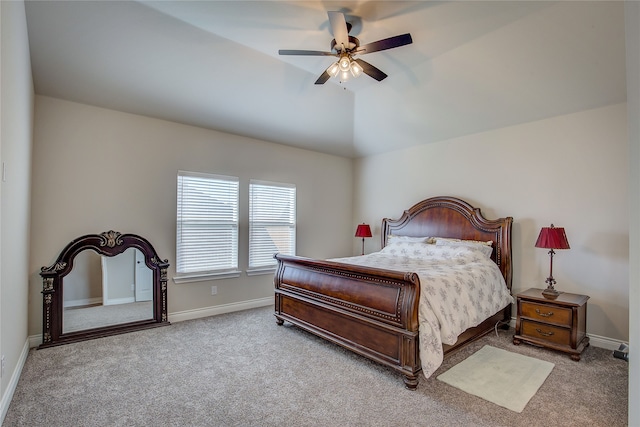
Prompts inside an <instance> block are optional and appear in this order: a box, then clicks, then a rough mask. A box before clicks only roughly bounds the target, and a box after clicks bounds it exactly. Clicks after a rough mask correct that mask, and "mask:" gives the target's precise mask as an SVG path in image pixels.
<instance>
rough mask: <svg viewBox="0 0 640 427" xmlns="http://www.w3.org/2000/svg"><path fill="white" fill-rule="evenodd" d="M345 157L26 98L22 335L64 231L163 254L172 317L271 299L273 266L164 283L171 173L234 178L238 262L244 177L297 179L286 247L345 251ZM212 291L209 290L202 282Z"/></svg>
mask: <svg viewBox="0 0 640 427" xmlns="http://www.w3.org/2000/svg"><path fill="white" fill-rule="evenodd" d="M352 167H353V166H352V161H351V160H350V159H346V158H342V157H337V156H330V155H325V154H319V153H315V152H311V151H306V150H302V149H295V148H290V147H286V146H283V145H278V144H272V143H268V142H264V141H258V140H254V139H250V138H246V137H239V136H234V135H229V134H225V133H221V132H216V131H212V130H206V129H202V128H197V127H192V126H186V125H180V124H176V123H172V122H168V121H163V120H158V119H151V118H147V117H142V116H136V115H133V114H128V113H121V112H117V111H113V110H106V109H102V108H96V107H91V106H87V105H83V104H78V103H73V102H68V101H62V100H59V99H55V98H49V97H42V96H37V97H36V113H35V128H34V148H33V198H32V206H33V209H32V223H31V227H32V228H31V230H32V240H31V257H30V265H29V271H30V273H31V283H30V287H29V289H30V300H31V301H30V305H29V309H30V322H29V332H30V334H31V335H34V334H39V333H41V330H42V326H41V318H42V296H41V295H40V290H41V280H40V277H39V275H38V272H39V271H40V267H42V266H44V265H50V264H51V263H52V262H53V261H54V260H55V258H56V257H57V256H58V254H59V251H61V250H62V248H63V247H64V246H65V245H66V244H67V243H68V242H70V241H71V240H72V239H74V238H76V237H78V236H81V235H83V234H88V233H100V232H103V231H107V230H110V229H113V230H116V231H119V232H122V233H135V234H139V235H141V236H143V237H145V238H147V239H148V240H149V241H150V242H151V244H152V245H153V246H154V247H155V249H156V251H157V252H158V254H159V255H160V256H161V257H162V258H168V259H169V262H170V263H171V267H170V269H169V271H168V275H169V288H168V293H169V295H168V309H169V315H170V316H169V318H170V320H171V318H172V317H171V316H172V314H176V313H184V312H189V311H192V310H201V309H204V308H207V307H214V306H220V305H224V304H233V303H237V302H241V301H247V300H256V299H270V298H272V297H273V275H261V276H252V277H247V276H246V275H242V276H241V277H240V278H237V279H227V280H218V281H207V282H195V283H184V284H179V285H177V284H174V283H173V282H172V280H171V278H172V277H173V276H174V275H175V259H176V257H175V247H176V179H177V178H176V176H177V172H178V170H188V171H197V172H209V173H216V174H222V175H231V176H237V177H239V178H240V215H241V216H240V245H239V246H240V248H239V251H240V254H239V264H240V265H239V266H240V269H243V270H246V268H247V252H248V247H247V246H248V186H249V179H252V178H255V179H262V180H268V181H276V182H287V183H293V184H295V185H296V187H297V219H298V228H297V252H298V254H299V255H303V256H310V257H329V256H344V255H350V254H351V247H352V242H353V232H354V230H355V225H354V224H352V222H351V218H352V216H353V215H352V213H353V211H352V202H351V200H352V195H353V184H352V183H353V176H352ZM212 285H216V286H217V287H218V294H217V295H216V296H212V295H211V286H212Z"/></svg>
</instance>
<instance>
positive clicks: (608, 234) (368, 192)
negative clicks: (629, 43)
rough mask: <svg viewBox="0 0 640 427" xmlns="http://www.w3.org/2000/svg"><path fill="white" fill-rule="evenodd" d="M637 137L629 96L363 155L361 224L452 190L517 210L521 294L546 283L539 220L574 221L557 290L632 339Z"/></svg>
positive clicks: (618, 336)
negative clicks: (632, 179)
mask: <svg viewBox="0 0 640 427" xmlns="http://www.w3.org/2000/svg"><path fill="white" fill-rule="evenodd" d="M628 150H629V143H628V139H627V118H626V104H621V105H614V106H610V107H606V108H600V109H596V110H590V111H585V112H582V113H577V114H571V115H566V116H559V117H555V118H552V119H548V120H542V121H538V122H533V123H527V124H523V125H519V126H513V127H508V128H502V129H498V130H495V131H490V132H484V133H481V134H476V135H470V136H466V137H462V138H456V139H452V140H448V141H442V142H438V143H433V144H425V145H422V146H418V147H414V148H409V149H405V150H399V151H395V152H392V153H388V154H382V155H377V156H372V157H368V158H364V159H359V160H358V161H356V167H355V172H354V173H355V194H356V195H357V199H356V204H355V206H354V222H355V221H368V222H370V223H371V224H375V225H376V229H375V230H374V232H375V233H376V234H375V235H374V239H373V241H374V242H375V247H374V243H373V242H372V244H371V246H370V247H369V248H370V250H374V249H376V248H379V247H380V243H379V240H380V239H379V236H380V220H381V218H384V217H392V218H396V217H398V216H400V214H401V213H402V211H403V210H404V209H407V208H409V207H410V206H412V205H413V204H414V203H417V202H418V201H420V200H422V199H425V198H428V197H431V196H439V195H450V196H455V197H460V198H462V199H465V200H467V201H468V202H469V203H471V204H472V205H474V206H477V207H480V208H481V209H482V211H483V213H484V214H485V216H487V217H488V218H495V217H503V216H512V217H514V226H513V259H514V276H513V290H514V293H517V292H519V291H523V290H525V289H528V288H530V287H544V286H546V285H545V283H544V280H545V278H546V277H547V276H548V274H549V256H548V255H547V251H545V250H543V249H537V248H535V247H534V244H535V240H536V238H537V236H538V233H539V231H540V228H541V227H543V226H548V225H549V224H551V223H554V224H555V225H556V226H562V227H565V229H566V232H567V236H568V239H569V244H570V245H571V249H570V250H566V251H557V255H556V256H555V258H554V270H553V273H554V278H555V279H556V280H557V282H558V283H557V288H558V289H560V290H562V291H566V292H574V293H582V294H587V295H589V296H590V297H591V299H590V300H589V303H588V325H587V328H588V331H587V332H588V333H589V334H591V335H598V336H602V337H607V338H611V339H614V340H622V341H627V340H628V339H629V302H628V298H629V284H628V274H629V214H628V209H629V201H628V179H629V178H628V176H629V166H628V164H629V162H628V153H629V151H628Z"/></svg>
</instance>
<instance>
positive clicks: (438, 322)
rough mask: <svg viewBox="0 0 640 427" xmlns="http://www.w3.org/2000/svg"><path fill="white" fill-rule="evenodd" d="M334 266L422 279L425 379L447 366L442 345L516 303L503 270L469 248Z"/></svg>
mask: <svg viewBox="0 0 640 427" xmlns="http://www.w3.org/2000/svg"><path fill="white" fill-rule="evenodd" d="M332 261H337V262H344V263H348V264H357V265H364V266H370V267H378V268H384V269H389V270H396V271H403V272H415V273H417V274H418V276H419V278H420V286H421V289H420V304H419V307H418V311H419V315H418V320H419V327H420V330H419V342H420V361H421V364H422V372H423V373H424V375H425V377H427V378H428V377H430V376H431V374H433V373H434V372H435V371H436V369H438V367H439V366H440V365H441V364H442V360H443V350H442V344H443V343H444V344H449V345H451V344H454V343H455V342H456V340H457V339H458V335H460V334H461V333H462V332H464V331H465V330H466V329H468V328H470V327H473V326H477V325H479V324H480V323H482V321H484V320H485V319H487V318H488V317H490V316H492V315H494V314H495V313H497V312H498V311H499V310H501V309H503V308H504V307H506V306H507V305H508V304H511V303H512V302H513V298H512V297H511V295H510V293H509V290H508V289H507V287H506V285H505V281H504V278H503V277H502V273H501V272H500V269H499V268H498V266H497V265H496V264H495V263H494V262H493V261H492V260H491V259H489V258H487V257H486V256H485V255H484V254H482V253H481V252H480V251H478V250H476V249H474V248H470V247H465V246H436V245H433V244H424V243H419V244H413V243H403V244H401V245H390V246H387V247H385V248H383V249H382V250H381V251H380V252H375V253H372V254H369V255H363V256H358V257H348V258H336V259H333V260H332Z"/></svg>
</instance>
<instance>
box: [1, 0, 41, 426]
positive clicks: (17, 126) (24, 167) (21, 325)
mask: <svg viewBox="0 0 640 427" xmlns="http://www.w3.org/2000/svg"><path fill="white" fill-rule="evenodd" d="M0 19H1V25H0V27H1V29H2V31H1V45H2V46H1V48H0V52H1V54H2V61H1V63H2V68H1V71H0V76H1V80H2V84H1V90H0V94H1V96H0V98H1V106H0V129H1V136H0V159H1V160H2V163H4V165H5V167H6V170H5V174H4V179H0V196H1V199H2V203H1V204H0V224H1V225H0V253H1V255H2V256H1V258H0V259H1V261H0V352H1V354H2V356H3V357H4V359H5V362H4V364H5V366H4V373H3V375H2V388H1V390H2V404H1V405H0V406H1V410H2V414H1V416H2V418H3V417H4V414H5V413H6V409H7V408H8V405H9V401H8V398H10V397H11V396H12V394H13V389H14V388H15V386H16V384H17V381H18V377H19V375H20V372H21V369H22V363H24V359H25V358H26V354H27V353H26V352H27V350H28V345H27V344H28V341H27V317H28V313H27V298H28V296H27V289H28V260H29V246H28V244H29V209H30V206H29V201H30V186H31V138H32V120H33V83H32V81H31V64H30V57H29V40H28V37H27V26H26V18H25V12H24V3H22V2H5V1H2V2H0ZM2 418H0V420H1V419H2Z"/></svg>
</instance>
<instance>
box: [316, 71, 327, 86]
mask: <svg viewBox="0 0 640 427" xmlns="http://www.w3.org/2000/svg"><path fill="white" fill-rule="evenodd" d="M330 78H331V76H330V75H329V73H327V72H326V71H325V72H324V73H322V74H321V75H320V77H318V80H316V82H315V84H317V85H323V84H325V82H326V81H327V80H329V79H330Z"/></svg>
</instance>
